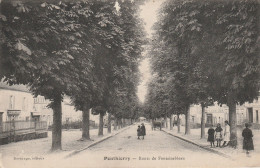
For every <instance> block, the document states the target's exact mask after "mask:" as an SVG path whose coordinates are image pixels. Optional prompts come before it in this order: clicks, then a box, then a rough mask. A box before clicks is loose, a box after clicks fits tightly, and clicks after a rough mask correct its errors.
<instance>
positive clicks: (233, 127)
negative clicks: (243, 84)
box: [228, 91, 237, 147]
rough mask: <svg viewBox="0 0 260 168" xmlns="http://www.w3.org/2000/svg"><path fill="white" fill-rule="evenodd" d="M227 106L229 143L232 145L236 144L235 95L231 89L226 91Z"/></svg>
mask: <svg viewBox="0 0 260 168" xmlns="http://www.w3.org/2000/svg"><path fill="white" fill-rule="evenodd" d="M228 108H229V124H230V143H229V145H230V146H232V147H236V146H237V115H236V101H235V95H234V93H233V92H232V91H230V92H229V93H228Z"/></svg>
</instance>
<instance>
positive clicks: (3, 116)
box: [0, 82, 35, 122]
mask: <svg viewBox="0 0 260 168" xmlns="http://www.w3.org/2000/svg"><path fill="white" fill-rule="evenodd" d="M33 104H34V99H33V96H32V95H31V93H30V92H29V90H28V88H26V87H25V86H23V85H14V86H8V85H6V84H4V83H2V82H1V83H0V122H3V121H11V120H31V119H32V116H31V115H30V114H31V112H35V111H34V108H33Z"/></svg>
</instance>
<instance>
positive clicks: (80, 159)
mask: <svg viewBox="0 0 260 168" xmlns="http://www.w3.org/2000/svg"><path fill="white" fill-rule="evenodd" d="M145 126H146V132H147V135H146V136H145V139H144V140H138V139H137V136H136V135H137V132H136V130H137V125H134V126H131V127H130V128H129V129H127V130H126V131H124V132H122V133H120V134H118V135H116V136H114V137H112V138H110V139H108V140H106V141H104V142H102V143H100V144H97V145H96V146H93V147H91V148H89V149H87V150H85V151H82V152H80V153H79V154H77V155H74V156H72V157H71V158H69V159H67V160H66V161H65V162H64V163H66V164H65V165H66V166H67V167H70V166H71V164H72V165H73V166H75V167H84V166H86V167H190V166H193V167H194V166H195V167H226V166H235V164H236V163H235V162H234V161H232V160H230V159H228V158H224V157H222V156H219V155H217V154H214V153H211V152H209V151H207V150H204V149H202V148H200V147H198V146H195V145H192V144H190V143H187V142H185V141H182V140H180V139H178V138H175V137H173V136H171V135H168V134H166V133H164V132H162V131H159V130H157V131H152V130H151V126H150V125H149V124H148V123H146V124H145Z"/></svg>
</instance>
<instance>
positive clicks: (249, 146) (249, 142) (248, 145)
mask: <svg viewBox="0 0 260 168" xmlns="http://www.w3.org/2000/svg"><path fill="white" fill-rule="evenodd" d="M249 126H250V125H249V124H248V123H246V124H245V127H246V128H245V129H244V130H243V132H242V136H243V137H244V140H243V149H244V150H246V154H247V155H249V151H250V150H254V144H253V139H252V137H253V133H252V131H251V129H250V128H249Z"/></svg>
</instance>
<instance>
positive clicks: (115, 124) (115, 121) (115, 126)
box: [114, 118, 117, 130]
mask: <svg viewBox="0 0 260 168" xmlns="http://www.w3.org/2000/svg"><path fill="white" fill-rule="evenodd" d="M114 130H117V119H116V118H115V119H114Z"/></svg>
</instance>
